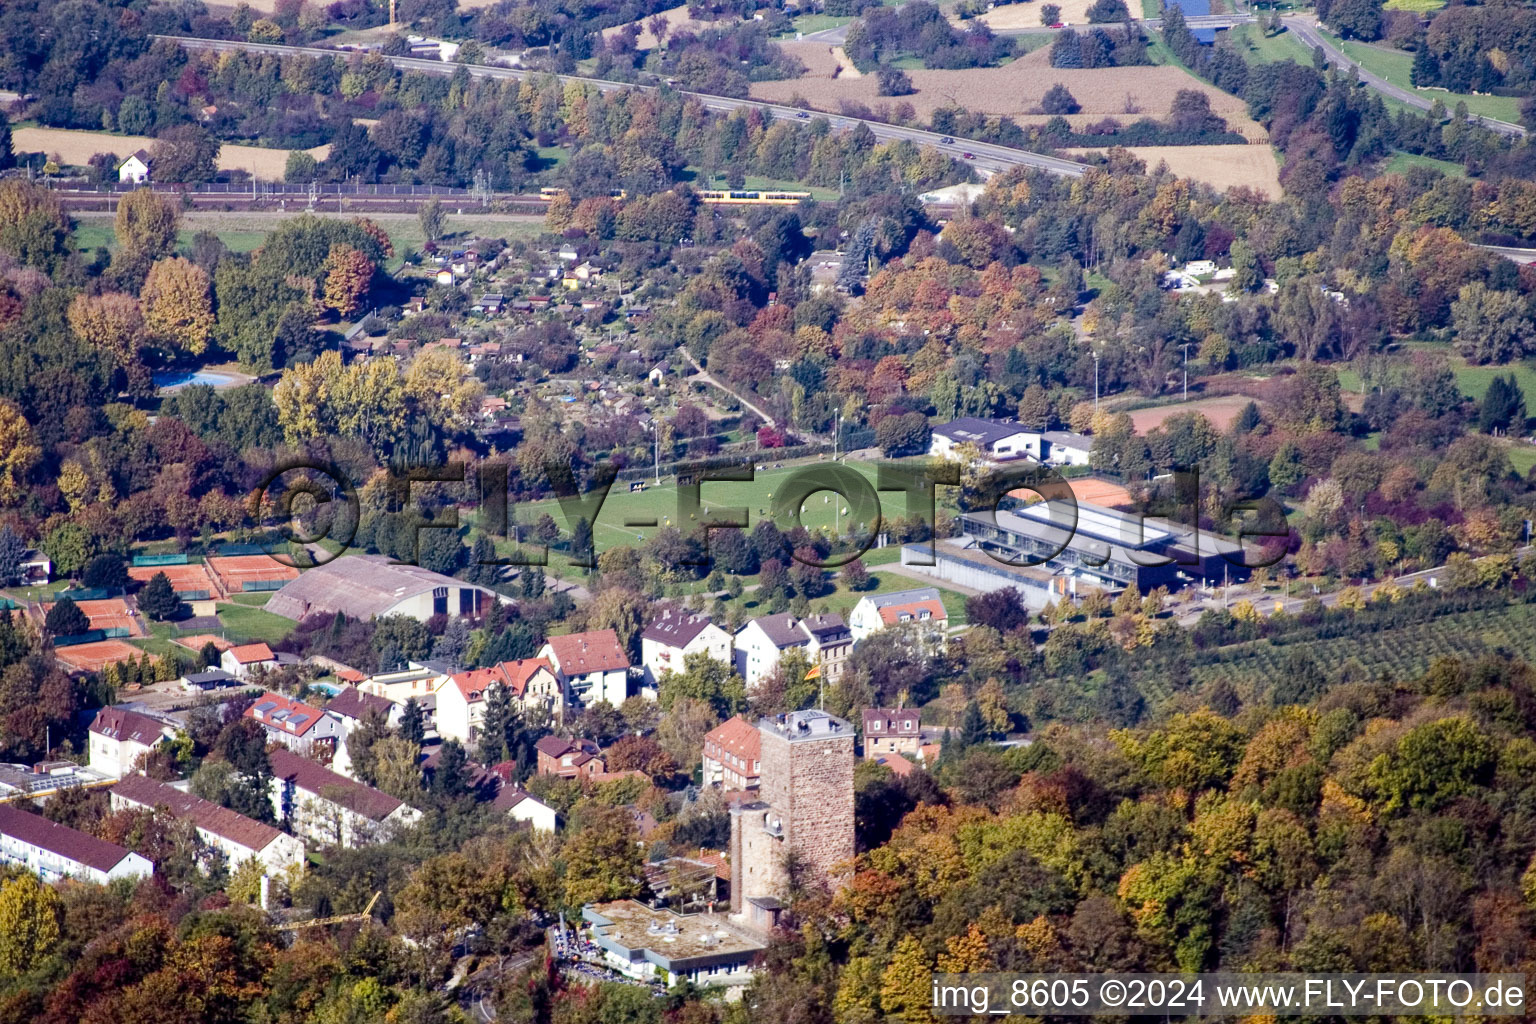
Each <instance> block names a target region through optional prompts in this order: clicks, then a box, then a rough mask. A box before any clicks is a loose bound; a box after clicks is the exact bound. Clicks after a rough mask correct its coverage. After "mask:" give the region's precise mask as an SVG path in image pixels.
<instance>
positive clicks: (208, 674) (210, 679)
mask: <svg viewBox="0 0 1536 1024" xmlns="http://www.w3.org/2000/svg"><path fill="white" fill-rule="evenodd" d="M238 685H240V680H238V679H236V678H235V677H234V676H232V675H230V674H229V673H228V672H226V671H224V670H223V669H222V668H210V669H206V670H204V671H202V672H188V673H187V674H186V675H184V676H182V677H181V688H182V689H183V690H186V691H187V692H188V693H207V692H208V691H210V690H222V689H225V688H226V687H230V686H238Z"/></svg>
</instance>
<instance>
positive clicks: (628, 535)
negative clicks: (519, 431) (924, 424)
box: [510, 460, 926, 553]
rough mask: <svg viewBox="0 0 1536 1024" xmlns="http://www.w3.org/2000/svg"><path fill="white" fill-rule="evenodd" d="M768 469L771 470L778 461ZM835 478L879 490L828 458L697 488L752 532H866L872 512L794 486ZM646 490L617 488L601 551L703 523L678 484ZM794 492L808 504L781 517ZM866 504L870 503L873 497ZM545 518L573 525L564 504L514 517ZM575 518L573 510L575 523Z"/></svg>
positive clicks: (896, 503) (531, 507)
mask: <svg viewBox="0 0 1536 1024" xmlns="http://www.w3.org/2000/svg"><path fill="white" fill-rule="evenodd" d="M763 465H767V466H770V467H772V466H773V463H771V462H769V463H763ZM834 472H837V473H855V474H857V475H858V477H859V478H862V479H863V480H864V481H866V482H867V483H868V484H869V486H870V488H871V489H873V487H874V485H875V467H874V466H872V465H869V464H867V463H860V462H851V463H840V464H839V465H838V467H837V469H836V470H835V471H834V470H833V468H832V463H831V461H830V460H828V461H827V462H813V463H809V464H802V465H798V466H785V467H782V468H768V469H764V470H762V471H755V472H754V474H753V479H752V480H751V481H745V480H742V481H737V480H706V481H704V482H703V483H701V484H700V485H699V507H700V508H701V509H702V510H703V512H704V513H705V514H706V515H708V514H713V515H715V516H726V517H728V518H735V517H736V516H737V515H739V511H740V510H743V509H744V510H745V511H746V521H747V528H748V529H751V528H752V527H753V526H755V525H757V523H758V522H760V521H761V520H763V519H773V520H774V522H775V524H776V525H777V526H778V527H779V528H780V529H785V530H788V529H791V528H792V527H794V526H797V525H803V526H804V527H805V528H806V529H808V530H812V531H815V530H824V531H826V532H828V533H831V532H834V531H835V530H837V528H838V527H839V526H841V529H842V533H843V534H845V535H846V534H850V533H856V532H859V531H861V530H864V531H867V530H868V529H870V528H871V526H872V523H871V516H870V515H868V514H865V513H868V512H872V511H873V509H867V508H861V507H860V506H859V505H858V504H856V503H855V502H854V501H853V500H850V499H849V498H847V497H845V498H844V499H842V500H841V501H838V500H836V498H835V496H834V495H833V494H832V493H831V492H829V491H825V490H822V489H821V488H820V487H816V488H815V490H814V491H808V490H807V489H808V488H811V487H813V483H810V482H807V483H800V484H798V485H797V484H796V481H814V482H818V483H819V482H825V481H826V480H828V479H830V478H831V474H832V473H834ZM643 487H644V489H643V490H630V489H629V488H630V484H628V483H625V482H619V483H615V484H614V485H613V490H611V491H610V492H609V493H608V498H607V499H606V500H605V501H604V502H603V506H602V509H601V510H600V511H599V513H598V515H597V519H596V522H595V525H594V528H593V536H594V538H595V540H596V544H597V550H598V552H599V553H601V552H603V551H605V550H607V549H608V548H611V547H616V546H622V545H625V544H638V543H640V542H643V541H644V540H645V539H646V538H647V537H649V536H651V535H652V534H654V533H655V532H656V530H657V529H659V528H661V527H665V526H676V527H677V528H678V529H679V530H682V531H683V532H684V533H687V532H689V531H690V530H691V529H692V528H693V527H694V526H697V525H698V524H699V521H700V520H699V519H698V515H697V514H696V513H695V514H693V515H691V516H690V514H689V513H688V512H687V511H686V510H685V509H680V508H679V504H678V499H679V494H678V488H677V486H676V483H675V481H674V479H673V478H670V477H663V478H662V483H661V485H660V486H657V485H656V484H655V481H654V479H649V480H646V481H644V482H643ZM791 487H793V488H795V490H796V491H798V492H800V497H801V498H802V499H803V500H801V501H800V502H799V505H800V507H802V508H803V509H804V512H803V513H797V512H796V510H795V508H793V507H791V508H789V509H781V510H780V511H781V513H782V514H780V515H778V516H775V515H774V514H773V513H774V509H775V502H778V503H779V504H780V505H783V504H785V503H786V502H787V500H788V498H789V494H790V492H789V490H788V488H791ZM865 500H866V502H867V500H868V498H867V495H866V498H865ZM879 502H880V514H881V515H883V516H884V517H886V518H895V517H899V516H905V515H909V514H911V512H909V510H908V508H907V502H906V497H905V496H904V495H903V494H901V493H900V492H886V493H882V494H880V495H879ZM732 509H735V510H738V511H737V513H735V514H734V515H733V514H732V513H730V512H729V510H732ZM912 512H918V513H925V512H926V510H923V509H914V510H912ZM546 513H547V514H549V515H551V516H553V517H554V519H555V522H557V523H559V524H560V526H561V529H562V530H568V529H569V527H570V524H569V523H568V522H567V521H566V514H565V512H564V510H562V509H561V507H560V503H559V502H558V501H554V500H549V501H540V502H534V503H532V504H527V505H518V506H516V507H514V508H513V509H512V510H511V511H510V515H511V517H512V518H513V520H514V521H516V522H517V523H520V524H523V525H526V526H531V525H533V524H534V523H536V522H537V521H538V520H539V518H540V517H541V516H543V515H545V514H546ZM576 514H577V513H574V512H573V513H572V518H574V517H575V515H576Z"/></svg>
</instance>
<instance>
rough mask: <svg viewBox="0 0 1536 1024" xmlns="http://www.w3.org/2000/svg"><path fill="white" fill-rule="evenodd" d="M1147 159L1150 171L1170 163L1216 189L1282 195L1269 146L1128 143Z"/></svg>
mask: <svg viewBox="0 0 1536 1024" xmlns="http://www.w3.org/2000/svg"><path fill="white" fill-rule="evenodd" d="M1126 149H1128V150H1129V151H1130V152H1132V153H1134V154H1135V155H1136V156H1137V157H1138V158H1140V159H1142V160H1145V161H1146V162H1147V170H1148V171H1153V170H1156V169H1157V165H1158V164H1167V165H1168V169H1169V170H1170V171H1172V172H1173V173H1174V174H1176V175H1178V176H1179V177H1181V178H1190V179H1193V180H1195V181H1202V182H1204V183H1206V184H1207V185H1210V186H1211V187H1213V188H1218V189H1223V190H1225V189H1229V188H1232V187H1234V186H1237V185H1246V186H1248V187H1249V188H1253V189H1257V190H1259V191H1261V192H1263V193H1264V194H1266V195H1267V196H1268V197H1269V198H1270V199H1279V198H1280V164H1279V161H1277V160H1276V159H1275V151H1274V150H1273V149H1272V148H1271V147H1269V146H1257V145H1255V146H1127V147H1126ZM1063 152H1069V153H1072V154H1074V155H1080V154H1088V153H1103V152H1105V151H1104V150H1102V149H1074V150H1064V151H1063Z"/></svg>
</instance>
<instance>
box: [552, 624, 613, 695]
mask: <svg viewBox="0 0 1536 1024" xmlns="http://www.w3.org/2000/svg"><path fill="white" fill-rule="evenodd" d="M539 657H540V658H544V659H545V660H547V661H548V662H549V663H550V664H551V665H553V666H554V667H555V672H556V674H557V675H558V676H559V677H560V682H561V683H562V685H563V686H564V687H565V690H566V693H567V694H569V695H570V697H571V699H573V700H574V701H576V702H577V703H579V704H581V705H582V706H583V707H586V706H587V705H590V704H596V703H597V702H598V701H607V702H608V703H609V704H612V705H613V706H614V707H618V706H619V705H620V704H623V703H624V701H625V699H626V698H627V697H628V696H629V655H627V654H625V653H624V648H623V646H622V645H621V644H620V643H619V635H618V634H617V633H615V632H614V631H613V630H611V629H593V630H588V631H587V632H585V633H569V634H567V635H565V636H552V637H550V638H549V639H548V640H547V641H545V643H544V646H543V647H541V648H540V649H539Z"/></svg>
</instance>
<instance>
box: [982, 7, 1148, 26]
mask: <svg viewBox="0 0 1536 1024" xmlns="http://www.w3.org/2000/svg"><path fill="white" fill-rule="evenodd" d="M1054 2H1055V4H1056V6H1057V7H1060V8H1061V23H1062V24H1063V25H1086V24H1087V23H1088V8H1089V7H1092V6H1093V0H1054ZM1128 6H1131V8H1132V12H1133V13H1134V12H1136V11H1139V10H1140V8H1139V7H1136V6H1134V5H1128ZM975 20H977V21H984V22H986V23H987V24H988V25H990V26H992V27H993V28H994V29H999V28H1039V27H1040V4H1037V3H1018V4H1006V5H1004V6H1002V7H994V8H993V9H992V10H990V11H988V12H987V13H986V14H983V15H982V16H981V17H979V18H977V19H975ZM956 24H958V25H962V26H963V25H964V24H965V22H963V21H958V20H957V21H956Z"/></svg>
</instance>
